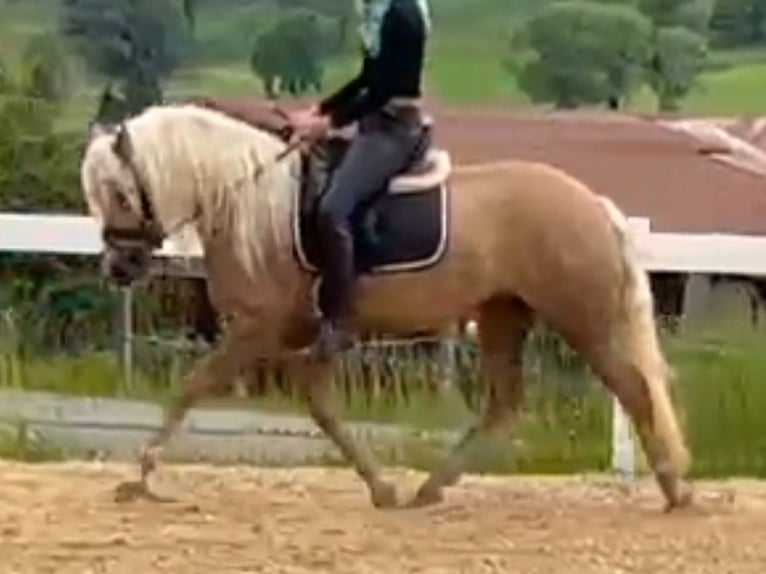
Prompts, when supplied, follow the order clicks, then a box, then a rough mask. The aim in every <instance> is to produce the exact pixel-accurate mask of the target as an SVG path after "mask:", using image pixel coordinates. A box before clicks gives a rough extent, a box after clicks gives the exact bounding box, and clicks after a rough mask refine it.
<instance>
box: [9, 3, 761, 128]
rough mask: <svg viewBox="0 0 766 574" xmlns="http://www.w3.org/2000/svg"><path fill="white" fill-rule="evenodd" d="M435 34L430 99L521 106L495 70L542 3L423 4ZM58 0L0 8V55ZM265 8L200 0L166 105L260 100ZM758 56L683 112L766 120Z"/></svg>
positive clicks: (716, 58) (335, 76)
mask: <svg viewBox="0 0 766 574" xmlns="http://www.w3.org/2000/svg"><path fill="white" fill-rule="evenodd" d="M431 3H432V10H433V13H434V14H433V18H434V22H435V31H434V37H433V43H432V46H431V50H430V54H429V62H428V70H427V88H428V91H429V94H430V95H431V96H432V97H434V98H437V99H439V100H442V101H445V102H448V103H451V104H467V103H472V104H473V103H481V102H489V103H493V104H500V103H503V104H505V103H507V104H508V105H509V106H514V107H520V106H526V105H529V104H528V99H527V98H526V96H525V94H523V93H522V92H521V91H520V90H519V89H518V87H517V86H516V85H515V82H514V81H513V78H512V77H510V75H509V74H508V73H507V72H506V71H505V70H504V69H503V65H502V60H501V56H503V55H504V54H507V50H508V48H507V45H508V34H509V31H510V29H511V27H512V26H513V24H514V23H517V22H519V21H520V20H521V19H523V18H524V17H526V16H528V15H529V14H532V13H533V12H534V11H535V10H536V9H538V8H539V7H540V6H541V5H543V4H544V0H515V1H513V2H509V1H508V0H470V1H466V0H431ZM59 5H60V0H0V48H2V54H9V53H13V51H14V50H16V49H18V47H19V46H21V45H23V41H24V39H25V38H27V37H29V36H30V35H31V34H34V33H36V32H40V31H43V30H51V29H55V25H56V18H57V10H58V7H59ZM277 13H278V11H277V8H275V2H274V1H270V0H260V1H259V0H199V8H198V17H197V21H198V27H197V32H196V35H197V43H196V51H195V53H194V54H193V56H192V57H190V58H189V61H188V62H187V64H186V65H185V66H184V67H183V68H182V69H181V70H180V71H179V72H178V73H177V74H176V75H175V76H174V79H173V80H172V82H171V83H170V85H169V86H168V95H169V97H171V98H173V97H183V96H187V95H190V94H200V93H206V94H212V93H216V94H226V95H239V94H249V93H260V85H259V82H258V81H257V79H256V78H255V77H254V76H253V75H252V73H251V71H250V70H249V67H248V65H247V61H248V56H249V53H250V50H251V46H252V42H253V40H254V38H255V37H256V35H257V34H258V33H259V31H260V30H262V29H263V28H264V27H266V26H268V25H269V24H271V23H272V22H273V21H274V19H275V18H276V17H277ZM354 66H355V63H354V62H353V61H352V60H350V59H338V60H336V61H333V62H332V63H331V64H330V66H329V69H328V70H327V73H326V85H327V86H328V88H329V87H332V86H333V85H336V84H337V83H339V82H341V81H342V80H343V79H344V78H345V77H347V76H348V75H349V74H350V73H352V71H353V67H354ZM95 85H97V84H95V83H94V82H93V80H92V79H89V78H87V77H86V76H85V75H84V74H83V75H82V76H81V77H80V78H79V80H78V86H79V89H78V97H77V98H76V99H75V102H74V103H73V105H72V109H71V113H70V114H69V119H68V122H67V123H69V122H71V123H72V124H73V125H81V122H82V121H83V120H84V119H85V118H87V117H89V116H90V113H91V109H92V102H93V94H94V89H93V88H94V86H95ZM764 88H766V50H764V51H763V52H753V51H749V52H745V53H742V52H740V53H717V54H713V58H712V65H711V69H710V70H708V71H706V72H705V73H704V74H702V76H701V77H700V80H699V85H698V87H697V89H696V90H695V91H694V92H693V93H692V94H691V95H690V96H689V97H687V99H686V101H685V102H684V109H685V110H688V111H690V112H693V113H699V114H741V113H748V114H755V113H762V112H766V101H764V100H763V98H762V96H761V94H762V93H763V91H764ZM630 106H631V108H632V109H637V110H646V111H648V110H651V109H653V106H654V101H653V98H652V97H651V96H650V95H649V94H648V93H640V94H637V95H636V97H635V98H634V100H633V102H632V103H631V104H630Z"/></svg>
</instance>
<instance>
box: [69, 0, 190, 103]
mask: <svg viewBox="0 0 766 574" xmlns="http://www.w3.org/2000/svg"><path fill="white" fill-rule="evenodd" d="M193 6H194V5H193V3H190V2H189V1H179V0H64V11H63V18H62V29H63V31H64V33H65V34H67V35H68V36H69V37H71V38H73V39H74V40H75V43H76V46H77V48H78V49H79V51H80V53H81V54H82V55H83V57H84V58H85V61H86V63H87V64H88V66H89V67H90V68H91V70H92V71H94V72H96V73H98V74H102V75H105V76H106V77H107V78H109V79H110V80H111V81H114V82H116V84H117V85H118V87H119V88H120V89H121V91H122V97H123V98H124V100H125V105H126V113H128V114H132V113H136V112H138V111H140V110H141V109H143V108H144V107H145V106H147V105H149V104H152V103H157V102H159V101H161V99H162V88H161V83H162V80H164V79H166V78H168V77H169V76H170V75H171V74H172V73H173V71H174V70H175V69H176V68H177V67H178V65H179V64H180V62H181V60H182V58H183V56H184V54H185V50H186V48H187V46H188V41H189V39H190V38H189V26H188V24H189V23H190V20H191V21H193V14H194V11H193Z"/></svg>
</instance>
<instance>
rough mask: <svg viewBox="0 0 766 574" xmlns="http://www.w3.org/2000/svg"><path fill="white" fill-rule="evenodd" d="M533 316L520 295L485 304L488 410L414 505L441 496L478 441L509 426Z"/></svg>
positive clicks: (482, 332) (482, 326) (482, 330)
mask: <svg viewBox="0 0 766 574" xmlns="http://www.w3.org/2000/svg"><path fill="white" fill-rule="evenodd" d="M532 319H533V314H532V311H531V310H530V309H529V307H527V306H526V305H525V304H524V303H522V302H521V301H519V300H517V299H510V298H507V299H495V300H492V301H489V302H487V303H485V304H484V305H482V306H481V308H480V310H479V345H480V349H481V369H482V375H483V377H484V379H485V382H486V385H487V391H488V392H486V393H485V397H486V403H485V406H484V412H483V414H482V416H481V418H480V419H479V421H478V423H477V424H476V425H475V426H473V427H472V428H471V429H469V430H468V432H467V433H466V434H465V435H464V436H463V437H462V438H461V439H460V441H459V442H458V443H457V445H455V447H454V448H453V450H452V452H451V453H450V454H449V456H448V457H447V458H446V459H445V460H444V462H443V463H442V464H441V466H439V467H437V468H436V470H434V471H433V472H432V473H431V475H430V476H429V477H428V479H427V480H426V481H425V482H424V483H423V485H422V486H421V487H420V488H419V489H418V492H417V494H416V495H415V498H414V499H413V501H412V502H411V503H410V506H425V505H429V504H434V503H437V502H439V501H441V499H442V490H443V488H444V487H446V486H452V485H453V484H456V483H457V481H458V480H459V478H460V475H461V474H462V472H463V469H464V468H465V465H466V462H467V458H468V456H469V455H470V453H471V450H472V449H474V448H475V447H476V446H477V443H478V442H479V441H480V440H481V439H483V438H486V437H488V436H490V435H492V434H499V433H501V432H502V431H504V430H506V429H507V427H508V425H509V423H510V422H511V419H512V417H513V415H514V414H515V412H516V410H517V409H518V407H519V405H520V404H521V400H522V396H523V369H522V352H523V347H524V341H525V340H526V337H527V334H528V333H529V329H530V327H531V326H532Z"/></svg>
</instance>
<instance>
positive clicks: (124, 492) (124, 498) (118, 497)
mask: <svg viewBox="0 0 766 574" xmlns="http://www.w3.org/2000/svg"><path fill="white" fill-rule="evenodd" d="M145 494H146V487H145V486H144V484H143V483H142V482H139V481H135V480H131V481H127V482H121V483H120V484H118V485H117V488H115V489H114V501H115V502H117V503H126V502H133V501H134V500H136V499H138V498H141V497H143V496H144V495H145Z"/></svg>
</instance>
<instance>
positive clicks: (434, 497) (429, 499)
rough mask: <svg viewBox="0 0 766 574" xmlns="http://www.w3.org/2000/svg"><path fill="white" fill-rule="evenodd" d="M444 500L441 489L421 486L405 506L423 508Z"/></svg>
mask: <svg viewBox="0 0 766 574" xmlns="http://www.w3.org/2000/svg"><path fill="white" fill-rule="evenodd" d="M443 500H444V494H443V493H442V489H441V488H438V489H434V488H421V489H420V490H418V492H417V494H416V495H415V496H414V498H413V499H412V500H411V501H410V502H409V504H407V508H424V507H426V506H434V505H435V504H439V503H440V502H442V501H443Z"/></svg>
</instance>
